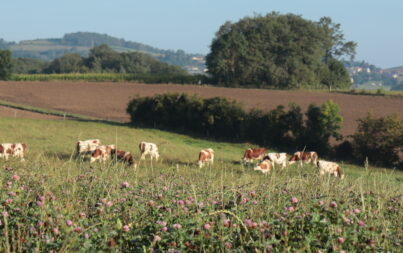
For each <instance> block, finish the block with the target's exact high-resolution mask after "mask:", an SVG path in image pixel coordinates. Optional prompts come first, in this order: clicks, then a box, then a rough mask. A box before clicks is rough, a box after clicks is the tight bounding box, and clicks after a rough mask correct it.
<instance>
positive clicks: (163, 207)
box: [0, 118, 403, 252]
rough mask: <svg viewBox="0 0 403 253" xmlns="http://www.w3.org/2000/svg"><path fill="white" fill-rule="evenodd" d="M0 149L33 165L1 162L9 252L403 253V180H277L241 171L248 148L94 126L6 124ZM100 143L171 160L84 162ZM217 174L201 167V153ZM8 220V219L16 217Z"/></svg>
mask: <svg viewBox="0 0 403 253" xmlns="http://www.w3.org/2000/svg"><path fill="white" fill-rule="evenodd" d="M0 129H2V131H0V142H14V141H24V142H26V143H27V144H28V153H27V157H26V159H27V161H26V162H24V163H22V162H20V161H18V160H15V159H12V160H10V161H8V162H5V161H4V160H0V166H1V170H0V179H1V180H2V184H1V187H0V197H1V199H0V200H1V203H3V205H2V206H1V207H0V211H1V212H0V213H1V214H0V220H1V222H2V223H1V225H0V234H1V236H0V251H2V252H12V251H13V252H14V251H19V252H22V251H24V252H26V251H29V252H32V251H35V250H37V251H40V252H49V251H54V252H55V251H58V252H59V251H60V252H63V251H67V252H78V251H83V252H94V251H126V252H127V251H130V252H144V251H157V252H166V251H172V252H174V251H194V252H196V251H197V252H200V251H202V252H227V251H231V250H234V251H246V252H251V251H256V250H258V251H261V252H263V251H266V252H270V251H273V252H287V251H288V252H290V251H297V250H299V251H303V252H316V251H318V250H320V251H322V252H326V251H341V250H346V251H349V252H352V251H360V252H362V251H374V250H377V251H390V252H394V251H396V252H397V251H398V250H399V243H400V244H401V243H402V242H401V238H402V237H401V235H402V234H401V227H400V226H399V225H398V224H401V223H402V208H401V201H402V199H401V195H402V193H403V190H402V188H401V183H402V181H403V174H402V173H401V172H397V171H391V170H384V169H380V168H372V167H371V166H370V165H369V166H367V169H365V168H359V167H355V166H349V165H345V164H342V163H341V164H342V167H343V169H344V171H345V174H346V179H345V180H339V179H338V178H333V177H323V178H320V177H318V176H317V173H316V169H315V168H313V167H311V166H309V165H306V166H304V167H303V168H298V167H297V166H290V167H287V168H286V169H284V170H280V169H278V170H276V169H275V170H273V171H272V173H271V174H270V175H268V176H264V175H263V174H260V173H258V172H256V171H253V169H252V168H251V166H244V165H242V164H241V163H240V160H241V159H240V158H241V156H242V153H243V150H244V149H245V148H246V147H248V145H247V144H231V143H224V142H220V143H218V142H211V141H206V140H200V139H195V138H191V137H188V136H184V135H179V134H172V133H167V132H162V131H159V130H148V129H137V128H129V127H127V126H119V125H110V124H102V123H94V122H77V121H51V120H29V119H8V118H2V119H0ZM94 137H97V138H100V139H101V140H102V142H103V143H105V144H109V143H115V144H117V145H118V146H119V148H120V149H124V150H128V151H131V152H132V153H133V154H134V155H135V157H136V158H138V157H139V152H138V148H137V144H138V143H139V142H140V141H142V140H147V141H151V142H154V143H157V144H159V147H160V153H161V156H162V161H159V162H157V163H155V162H154V163H153V164H151V163H150V161H145V162H144V161H143V162H141V163H140V164H139V167H138V168H137V169H133V168H127V167H125V166H124V165H123V164H121V163H114V162H112V161H108V162H107V163H105V164H101V163H95V164H89V162H88V161H82V160H80V159H75V158H74V157H73V155H72V154H73V152H74V146H75V141H76V140H78V139H88V138H94ZM206 147H212V148H213V149H215V153H216V161H215V164H214V166H212V167H205V168H202V169H199V168H198V167H197V165H196V159H197V154H198V151H199V150H200V149H201V148H206ZM5 212H6V213H5Z"/></svg>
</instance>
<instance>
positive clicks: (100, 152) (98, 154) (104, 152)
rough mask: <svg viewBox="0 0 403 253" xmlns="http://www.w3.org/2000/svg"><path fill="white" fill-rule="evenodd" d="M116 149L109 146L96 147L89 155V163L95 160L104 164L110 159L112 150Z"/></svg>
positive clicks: (113, 146)
mask: <svg viewBox="0 0 403 253" xmlns="http://www.w3.org/2000/svg"><path fill="white" fill-rule="evenodd" d="M114 149H116V146H115V145H113V144H111V145H106V146H104V145H101V146H98V147H97V148H96V149H95V150H94V151H93V152H92V154H91V160H90V162H91V163H93V162H95V161H97V160H99V161H103V162H105V161H106V160H107V159H108V158H109V157H111V154H112V150H114Z"/></svg>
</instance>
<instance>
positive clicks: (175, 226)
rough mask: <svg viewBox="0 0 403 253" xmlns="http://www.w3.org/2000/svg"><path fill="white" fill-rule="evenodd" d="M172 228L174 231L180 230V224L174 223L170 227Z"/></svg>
mask: <svg viewBox="0 0 403 253" xmlns="http://www.w3.org/2000/svg"><path fill="white" fill-rule="evenodd" d="M172 227H173V228H174V229H181V228H182V225H181V224H178V223H175V224H173V225H172Z"/></svg>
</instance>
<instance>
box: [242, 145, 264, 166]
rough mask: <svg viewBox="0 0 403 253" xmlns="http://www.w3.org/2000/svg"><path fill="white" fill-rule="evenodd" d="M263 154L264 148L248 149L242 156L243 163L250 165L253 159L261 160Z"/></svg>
mask: <svg viewBox="0 0 403 253" xmlns="http://www.w3.org/2000/svg"><path fill="white" fill-rule="evenodd" d="M265 152H266V149H264V148H248V149H247V150H245V153H244V155H243V162H244V163H251V162H253V160H255V159H258V160H261V159H262V158H263V156H264V153H265Z"/></svg>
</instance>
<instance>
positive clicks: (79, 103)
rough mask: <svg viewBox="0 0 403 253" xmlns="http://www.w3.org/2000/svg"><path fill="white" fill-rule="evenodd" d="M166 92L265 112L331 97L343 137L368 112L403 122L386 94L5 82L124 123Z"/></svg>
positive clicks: (8, 93) (37, 98)
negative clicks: (131, 109)
mask: <svg viewBox="0 0 403 253" xmlns="http://www.w3.org/2000/svg"><path fill="white" fill-rule="evenodd" d="M165 92H187V93H192V94H193V93H197V94H199V95H200V96H202V97H213V96H222V97H228V98H233V99H237V100H239V101H241V102H242V103H243V104H244V105H245V107H246V108H252V107H257V108H261V109H264V110H267V109H273V108H275V107H276V106H277V105H279V104H283V105H286V106H287V105H288V103H290V102H295V103H297V104H299V105H300V106H301V107H302V108H303V109H306V108H307V106H308V105H309V104H311V103H316V104H317V105H320V104H322V103H324V102H326V101H327V100H329V99H332V100H333V101H335V102H336V103H337V104H339V105H340V107H341V114H342V116H343V117H344V124H343V129H342V134H343V135H348V134H352V133H353V132H354V131H355V128H356V125H357V124H356V119H357V118H360V117H363V116H365V115H366V113H368V112H372V113H373V114H375V115H376V116H385V115H389V114H392V113H397V114H399V115H400V117H401V118H403V99H402V98H392V97H381V96H379V97H376V96H361V95H345V94H336V93H325V92H309V91H272V90H259V89H232V88H231V89H229V88H218V87H208V86H193V85H172V84H138V83H113V82H100V83H95V82H0V99H1V100H5V101H9V102H14V103H19V104H25V105H31V106H36V107H42V108H48V109H55V110H61V111H66V112H70V113H78V114H83V115H88V116H92V117H97V118H103V119H109V120H117V121H121V122H125V121H128V120H129V116H128V115H127V114H126V105H127V103H128V102H129V100H130V98H131V97H133V96H135V95H139V96H150V95H154V94H157V93H165Z"/></svg>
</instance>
